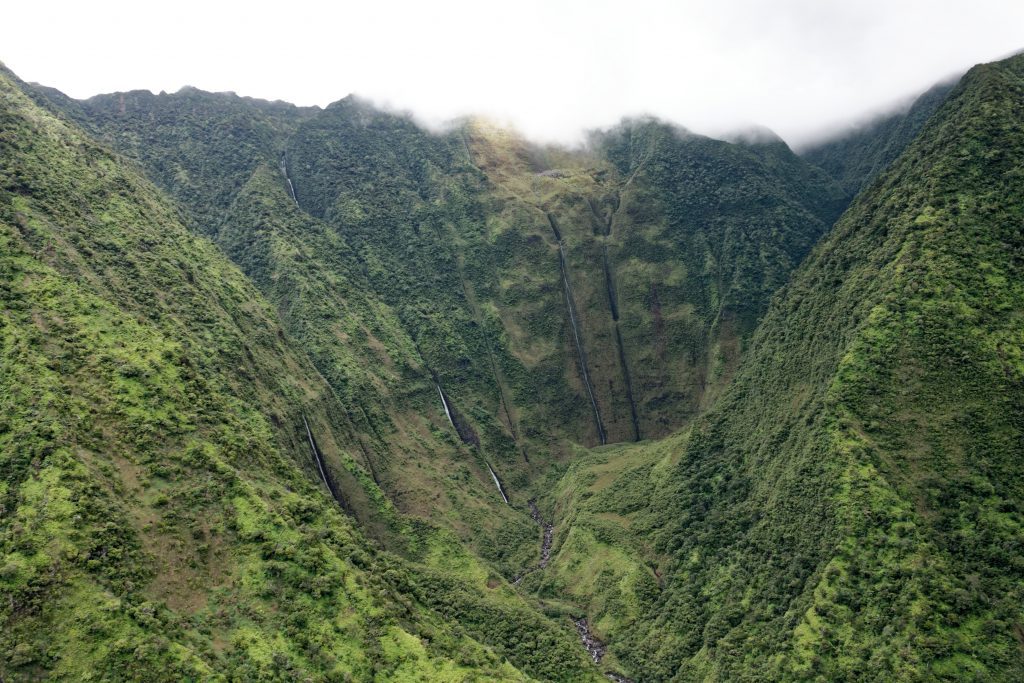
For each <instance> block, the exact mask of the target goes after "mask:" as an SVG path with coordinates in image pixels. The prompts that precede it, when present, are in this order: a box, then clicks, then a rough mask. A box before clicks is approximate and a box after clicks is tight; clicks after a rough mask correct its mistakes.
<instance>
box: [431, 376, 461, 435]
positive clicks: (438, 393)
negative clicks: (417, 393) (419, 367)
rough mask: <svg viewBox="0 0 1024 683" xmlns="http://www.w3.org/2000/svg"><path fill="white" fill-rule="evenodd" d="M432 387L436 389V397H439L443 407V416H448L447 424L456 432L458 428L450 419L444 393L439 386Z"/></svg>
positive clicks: (450, 414) (450, 412)
mask: <svg viewBox="0 0 1024 683" xmlns="http://www.w3.org/2000/svg"><path fill="white" fill-rule="evenodd" d="M434 386H435V387H437V395H438V396H440V397H441V405H442V406H444V414H445V415H447V416H448V424H450V425H451V426H452V429H454V430H455V431H456V432H458V431H459V428H458V427H456V426H455V420H453V419H452V411H450V410H448V400H447V399H446V398H445V397H444V392H443V391H441V385H440V384H437V383H435V384H434Z"/></svg>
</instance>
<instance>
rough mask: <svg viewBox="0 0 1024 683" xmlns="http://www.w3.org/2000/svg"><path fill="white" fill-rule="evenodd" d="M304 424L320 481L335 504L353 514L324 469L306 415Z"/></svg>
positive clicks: (303, 415)
mask: <svg viewBox="0 0 1024 683" xmlns="http://www.w3.org/2000/svg"><path fill="white" fill-rule="evenodd" d="M302 424H303V426H304V427H305V428H306V438H307V439H309V450H310V451H311V452H312V453H313V460H315V461H316V468H317V470H319V471H320V479H321V480H322V481H323V482H324V486H326V487H327V491H328V492H329V493H330V494H331V497H332V498H334V502H336V503H337V504H338V505H339V506H340V507H341V509H342V510H344V511H345V512H347V513H348V514H352V509H351V508H350V507H349V506H348V504H347V503H346V502H345V499H344V498H342V496H341V494H340V493H338V489H337V488H336V487H335V486H334V483H333V482H332V481H331V477H329V476H328V475H327V468H326V467H324V459H323V457H321V455H320V449H319V448H317V445H316V439H314V438H313V431H312V430H311V429H310V428H309V421H308V420H306V414H305V413H303V414H302Z"/></svg>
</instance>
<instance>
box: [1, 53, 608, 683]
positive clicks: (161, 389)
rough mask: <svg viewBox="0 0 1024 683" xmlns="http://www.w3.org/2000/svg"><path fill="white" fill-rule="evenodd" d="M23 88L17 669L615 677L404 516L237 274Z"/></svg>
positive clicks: (10, 220) (12, 501)
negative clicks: (599, 672)
mask: <svg viewBox="0 0 1024 683" xmlns="http://www.w3.org/2000/svg"><path fill="white" fill-rule="evenodd" d="M23 88H24V86H23V85H22V84H20V83H19V82H18V81H17V80H16V79H15V78H14V77H13V76H11V75H10V74H8V73H7V72H3V73H2V74H0V158H2V159H3V164H2V166H0V275H2V277H0V301H2V305H0V595H2V596H3V599H2V600H0V652H2V655H0V677H2V678H3V679H4V680H34V679H38V678H43V677H46V678H51V679H56V680H87V679H89V678H93V679H105V680H123V679H137V680H187V679H203V680H209V679H213V680H284V679H287V680H292V679H295V678H301V679H308V680H421V681H437V680H451V681H465V680H488V681H489V680H528V679H532V678H536V679H546V680H552V679H576V680H591V679H593V678H595V677H596V672H595V671H594V670H593V669H592V668H591V666H590V665H589V663H588V662H587V661H586V659H585V653H583V652H582V651H581V649H580V648H579V646H578V644H577V643H576V642H575V637H574V634H573V633H572V630H571V624H569V623H568V620H558V621H555V620H553V619H549V618H546V617H544V616H542V615H540V614H539V613H537V612H536V611H535V610H534V609H533V608H532V607H531V606H530V605H529V604H528V603H526V602H524V601H523V600H522V599H521V598H520V597H518V596H517V595H516V594H515V592H514V591H512V589H511V588H510V587H508V586H507V585H506V584H504V583H503V582H502V581H501V580H500V579H499V578H498V577H497V576H496V575H495V574H494V573H493V570H491V569H489V567H488V566H487V565H485V564H483V563H481V562H480V561H479V560H478V559H476V558H474V557H473V556H471V555H468V554H467V553H466V552H465V551H464V550H462V549H461V548H460V547H459V546H458V544H457V542H456V541H455V540H454V539H452V538H451V537H450V534H447V533H445V532H438V531H433V530H431V529H428V528H425V527H416V526H415V525H413V524H412V523H410V522H409V521H407V520H405V519H404V518H402V517H401V516H400V515H398V514H397V513H396V512H395V511H394V509H393V507H392V506H391V505H390V504H389V503H387V501H386V500H385V499H384V498H383V496H382V494H381V493H380V491H379V489H377V487H376V486H375V485H374V484H373V482H372V474H371V472H370V471H369V468H368V467H367V466H366V463H365V462H364V457H365V456H364V454H363V453H362V452H361V451H360V449H359V448H358V440H357V438H356V435H357V429H356V428H355V427H354V426H353V425H352V424H351V422H350V420H349V416H348V414H347V411H346V410H345V409H344V407H343V405H342V404H341V403H340V402H339V400H338V398H337V396H336V394H335V392H334V390H333V389H332V388H331V386H330V385H329V384H328V383H327V382H326V381H325V380H324V379H323V378H322V376H321V375H320V374H319V373H318V371H317V370H316V369H315V367H314V365H313V364H312V363H311V362H310V361H309V360H308V359H307V357H306V356H305V355H304V354H303V353H302V352H300V351H297V350H296V347H295V346H294V342H293V341H292V339H291V338H290V337H289V335H288V334H287V333H286V332H285V331H284V330H283V329H282V327H281V326H280V324H279V323H278V322H277V318H276V311H275V310H274V309H273V308H272V307H271V306H270V305H269V304H268V303H267V301H266V300H265V299H264V298H263V296H262V295H261V294H260V293H259V292H258V291H257V290H256V289H255V288H254V287H253V286H252V285H251V284H250V283H249V281H248V280H247V279H246V278H245V277H244V276H243V275H242V273H241V272H240V271H239V270H238V269H237V267H236V266H234V265H233V264H231V263H230V262H229V261H228V260H227V259H226V258H224V256H223V255H222V254H221V253H220V252H219V251H218V250H217V249H216V247H215V246H214V245H213V244H212V243H210V242H209V241H208V240H207V239H206V238H200V237H196V236H194V235H193V234H191V233H189V232H188V231H187V230H186V229H185V227H184V226H183V224H182V223H181V222H180V220H179V218H178V216H177V213H176V211H175V209H174V208H173V207H172V205H171V204H169V202H168V201H167V200H166V199H165V198H164V197H163V196H162V195H161V194H160V193H159V192H158V191H157V190H156V189H155V188H154V187H153V186H152V185H150V184H149V183H148V182H147V181H145V180H143V179H142V178H141V176H140V175H139V174H138V173H137V172H136V171H135V170H133V169H132V168H131V166H130V165H129V164H128V163H127V162H125V161H124V160H123V159H121V158H119V157H116V156H115V155H113V154H112V153H111V152H109V151H107V149H105V148H104V147H102V146H100V145H98V144H97V143H95V142H93V141H91V140H90V139H89V138H88V137H87V136H86V135H85V134H83V133H82V132H81V131H80V130H78V129H76V127H75V126H73V125H71V124H69V123H67V122H66V121H63V120H61V119H60V118H57V117H55V116H54V115H52V114H51V113H48V112H47V111H45V110H44V109H42V108H40V107H39V106H36V105H35V104H34V103H33V102H32V101H31V100H30V98H29V97H28V96H27V95H26V94H25V92H24V89H23ZM307 425H308V431H307ZM310 435H312V437H313V439H314V440H315V441H316V444H317V452H318V453H319V454H320V456H321V459H322V462H320V463H317V462H316V460H315V458H314V455H313V451H312V449H311V447H310ZM324 477H326V478H327V479H328V480H329V482H330V486H329V487H328V486H327V485H325V484H324V483H323V478H324ZM329 488H330V489H333V491H331V490H329ZM364 532H372V533H374V534H375V535H376V536H378V537H379V538H381V539H383V540H384V542H385V543H390V544H391V545H393V547H394V549H395V550H397V551H398V552H400V553H401V554H402V555H401V556H399V555H396V554H393V553H392V552H390V551H388V550H385V549H383V548H382V547H381V545H380V544H378V543H370V542H367V541H366V540H365V538H364ZM454 622H457V623H454Z"/></svg>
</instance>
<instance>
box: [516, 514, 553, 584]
mask: <svg viewBox="0 0 1024 683" xmlns="http://www.w3.org/2000/svg"><path fill="white" fill-rule="evenodd" d="M529 505H530V518H531V519H533V521H534V522H536V523H537V524H538V525H539V526H540V527H541V528H542V529H543V530H544V536H543V538H542V539H541V542H540V562H538V563H537V566H535V567H531V568H529V569H527V570H526V571H525V572H523V573H522V574H520V575H519V576H517V577H516V578H515V580H514V581H513V582H512V585H514V586H518V585H519V584H520V583H522V582H523V579H525V578H526V577H527V576H529V575H530V574H532V573H533V572H535V571H537V570H540V569H544V568H545V567H547V566H548V562H550V561H551V542H552V540H553V538H554V536H555V527H554V525H553V524H552V523H551V522H549V521H547V520H545V519H544V518H543V517H541V516H540V510H539V509H538V508H537V501H536V500H530V501H529Z"/></svg>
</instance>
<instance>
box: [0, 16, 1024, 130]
mask: <svg viewBox="0 0 1024 683" xmlns="http://www.w3.org/2000/svg"><path fill="white" fill-rule="evenodd" d="M5 18H6V20H7V21H8V22H10V25H11V26H18V27H19V28H20V30H18V31H11V32H9V35H8V36H6V37H5V45H4V48H3V50H4V51H3V53H2V54H0V59H3V60H4V61H5V63H6V64H7V66H8V67H10V68H11V69H12V70H13V71H15V73H17V74H18V75H19V76H21V77H22V78H24V79H26V80H30V81H37V82H40V83H43V84H45V85H49V86H53V87H56V88H58V89H60V90H62V91H64V92H65V93H67V94H69V95H71V96H72V97H76V98H86V97H89V96H92V95H95V94H98V93H107V92H114V91H125V90H133V89H140V88H141V89H149V90H151V91H154V92H160V91H167V92H174V91H176V90H178V89H179V88H180V87H181V86H182V85H184V84H186V83H187V84H190V85H192V86H195V87H197V88H200V89H203V90H208V91H233V92H236V93H238V94H239V95H243V96H252V97H259V98H263V99H268V100H284V101H288V102H293V103H295V104H298V105H313V104H316V105H319V106H326V105H327V104H329V103H330V102H332V101H335V100H337V99H339V98H340V97H343V96H344V95H345V94H346V93H357V94H358V95H359V96H360V97H362V98H365V99H368V100H370V101H372V102H374V103H375V104H377V105H379V106H383V107H385V108H387V109H391V110H407V111H410V112H412V113H413V115H414V117H415V118H416V120H417V121H419V122H421V123H423V124H425V125H428V126H433V127H437V126H441V125H443V124H444V123H445V122H447V121H451V120H453V119H457V118H460V117H463V116H467V115H481V116H484V117H487V118H489V119H492V120H495V121H498V122H503V123H508V124H511V125H512V126H514V127H515V128H516V129H517V130H519V131H521V132H522V133H523V134H524V135H525V136H526V137H528V138H530V139H533V140H536V141H539V142H560V143H569V144H572V143H579V142H581V141H583V140H584V137H585V131H587V130H590V129H596V128H607V127H609V126H612V125H615V124H616V123H617V122H618V121H620V120H621V119H622V118H623V117H629V116H638V115H651V116H655V117H657V118H659V119H662V120H665V121H670V122H673V123H677V124H679V125H681V126H684V127H686V128H687V129H689V130H691V131H693V132H695V133H701V134H707V135H712V136H715V137H728V135H729V134H730V133H731V132H734V131H738V130H748V129H757V128H768V129H770V130H771V131H773V132H774V133H776V134H778V135H779V136H781V137H782V138H783V139H784V140H785V141H786V142H787V143H789V144H790V145H791V146H794V147H799V146H801V145H804V144H806V143H807V142H808V141H812V140H815V139H819V138H822V137H825V136H828V135H831V134H835V133H836V132H840V131H843V130H845V129H847V128H849V126H850V125H851V124H852V123H855V122H863V121H866V120H869V119H870V118H871V117H872V116H873V115H876V114H877V113H879V112H881V111H887V110H895V109H898V108H899V107H900V106H908V105H909V101H910V100H911V99H912V98H913V97H914V96H916V95H918V94H920V93H922V92H924V91H925V90H927V89H928V88H929V87H930V86H931V85H933V84H934V83H936V82H938V81H940V80H942V79H945V78H948V77H950V76H951V75H954V74H958V73H962V72H963V71H965V70H966V69H968V68H969V67H970V66H972V65H973V64H975V63H978V62H984V61H991V60H994V59H998V58H1000V57H1002V56H1004V55H1005V54H1007V53H1009V52H1012V51H1015V50H1017V49H1019V48H1020V47H1022V43H1024V35H1022V32H1021V31H1020V28H1021V27H1024V3H1011V2H1005V0H977V1H976V2H973V3H971V4H970V5H969V6H968V5H967V4H966V3H961V2H953V1H949V0H939V1H935V2H927V1H924V0H905V1H903V2H900V3H891V2H884V1H882V0H863V1H860V2H848V1H843V2H839V1H831V2H827V1H822V0H818V1H814V0H782V1H780V2H777V3H771V6H770V7H769V6H767V3H762V2H756V1H755V0H732V1H731V2H721V1H720V2H706V1H700V2H696V1H684V2H662V1H656V0H633V1H631V2H628V3H623V2H610V1H607V0H599V1H595V2H585V1H582V0H555V1H548V2H542V1H540V0H524V1H523V2H516V3H479V2H468V1H465V0H442V1H439V2H436V3H430V4H429V5H428V4H427V3H416V2H401V1H391V2H380V3H374V4H373V5H372V6H370V4H368V3H334V4H330V5H328V4H326V3H316V2H303V1H296V2H292V3H288V4H287V5H282V4H280V3H273V4H272V3H260V2H255V3H246V4H245V5H236V4H233V3H208V2H204V3H201V2H197V1H196V0H184V1H183V2H180V3H175V4H173V5H165V6H152V5H146V6H141V5H139V4H138V3H131V2H124V1H121V0H117V1H101V2H96V3H75V2H55V3H49V4H46V5H43V4H42V3H36V4H33V3H19V4H17V5H15V6H12V7H10V8H8V9H7V10H6V11H5ZM55 46H59V49H55ZM69 54H73V55H75V58H74V59H68V55H69Z"/></svg>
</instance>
